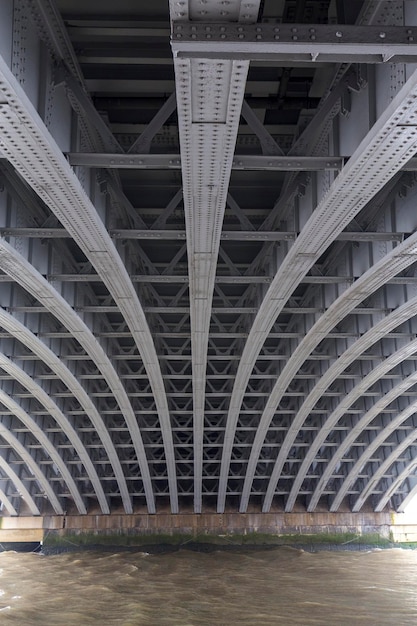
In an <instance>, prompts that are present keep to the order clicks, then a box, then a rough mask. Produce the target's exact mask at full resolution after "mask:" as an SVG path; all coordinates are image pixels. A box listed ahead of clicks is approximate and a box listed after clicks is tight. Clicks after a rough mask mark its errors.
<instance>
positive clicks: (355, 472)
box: [330, 402, 417, 511]
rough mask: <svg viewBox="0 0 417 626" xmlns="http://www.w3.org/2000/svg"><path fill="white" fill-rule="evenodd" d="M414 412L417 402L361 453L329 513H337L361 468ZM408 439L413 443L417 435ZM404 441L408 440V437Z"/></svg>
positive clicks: (416, 409) (416, 408)
mask: <svg viewBox="0 0 417 626" xmlns="http://www.w3.org/2000/svg"><path fill="white" fill-rule="evenodd" d="M416 412H417V402H413V403H412V404H410V406H408V407H407V408H406V409H405V410H404V411H401V413H400V414H399V415H397V417H396V418H395V419H393V420H392V422H390V423H389V424H388V425H387V426H386V427H385V428H384V429H383V430H382V431H381V432H380V433H379V435H377V436H376V437H375V438H374V440H373V441H372V442H371V443H370V444H369V445H368V446H367V447H366V450H364V451H363V453H362V454H361V455H360V457H359V458H358V460H357V461H356V463H355V464H354V465H353V467H352V468H351V470H350V472H349V473H348V474H347V476H346V478H345V479H344V480H343V482H342V484H341V486H340V489H339V491H338V492H337V494H336V496H335V497H334V499H333V502H332V505H331V508H330V510H331V511H337V509H338V508H339V506H340V505H341V503H342V501H343V498H344V497H345V496H346V494H347V492H348V490H349V489H350V487H351V486H352V485H353V483H354V482H355V480H356V479H357V478H358V476H359V474H360V472H361V470H362V468H363V467H364V466H365V465H366V463H368V461H369V459H370V458H371V457H372V455H373V454H374V453H375V452H376V450H378V448H379V447H380V446H382V445H383V443H384V441H385V440H386V439H387V437H389V436H390V435H391V434H392V433H393V432H394V431H395V430H396V429H397V428H398V427H399V426H401V424H403V423H404V422H405V421H406V420H407V419H408V418H409V417H411V415H413V414H414V413H416ZM409 437H411V440H412V441H414V439H417V434H416V433H415V432H413V433H411V435H409ZM406 439H408V437H407V438H406ZM404 441H405V440H404ZM401 443H403V442H401ZM372 478H373V477H372Z"/></svg>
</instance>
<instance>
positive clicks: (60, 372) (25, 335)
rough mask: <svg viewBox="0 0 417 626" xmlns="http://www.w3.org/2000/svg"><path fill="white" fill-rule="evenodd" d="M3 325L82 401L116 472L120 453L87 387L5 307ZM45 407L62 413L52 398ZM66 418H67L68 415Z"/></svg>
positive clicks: (106, 508)
mask: <svg viewBox="0 0 417 626" xmlns="http://www.w3.org/2000/svg"><path fill="white" fill-rule="evenodd" d="M0 326H2V327H3V328H4V330H6V331H7V332H8V333H10V334H11V335H12V336H13V337H15V338H16V339H18V341H20V342H21V343H22V344H23V345H25V346H26V347H27V348H28V349H29V350H30V351H31V352H33V354H36V356H37V357H38V358H39V359H40V360H41V361H43V362H44V363H45V364H46V365H47V366H48V367H49V369H50V370H51V371H52V372H54V373H55V374H56V375H57V376H58V378H59V379H60V380H61V381H62V382H63V383H64V385H65V386H66V387H67V388H68V389H69V390H70V391H71V393H72V394H73V396H74V398H76V399H77V401H78V402H79V403H80V406H81V407H82V408H83V410H84V411H85V413H86V415H87V416H88V418H89V419H90V421H91V423H92V424H93V426H94V427H95V429H96V431H97V433H98V435H99V437H100V438H101V440H102V442H103V446H104V449H105V451H106V453H107V456H108V458H109V461H110V463H111V464H112V467H113V470H114V471H115V467H114V464H113V463H114V462H115V464H116V467H117V463H118V456H117V453H116V450H115V448H114V445H113V442H112V441H111V439H110V437H109V435H108V433H107V430H106V427H105V424H104V422H103V420H102V418H101V416H100V414H99V412H98V411H97V409H96V408H95V406H94V404H93V403H92V402H91V400H90V398H89V397H88V395H87V393H86V391H85V390H84V388H83V387H82V386H81V384H80V383H79V382H78V380H77V379H76V378H75V376H74V375H73V374H72V372H71V371H70V370H69V369H68V368H67V366H66V365H64V363H63V362H62V361H61V360H60V359H59V358H58V357H57V356H56V355H55V354H54V353H53V352H52V350H50V349H49V348H48V347H47V346H46V345H45V344H44V343H43V342H42V341H41V340H40V339H39V338H38V337H36V335H34V334H33V333H32V332H31V331H30V330H28V329H27V328H26V326H24V325H23V324H21V323H20V322H19V321H18V320H17V319H15V318H14V317H13V316H12V315H10V313H7V312H6V311H4V310H3V309H0ZM40 401H41V400H40ZM42 403H43V402H42ZM46 408H47V409H48V411H49V413H50V414H51V415H52V416H53V417H54V418H55V419H56V420H57V421H58V420H59V419H60V414H59V413H57V412H56V410H55V408H54V406H53V404H52V403H51V401H50V400H49V404H48V406H47V407H46ZM64 419H66V418H65V416H64ZM80 452H82V449H80V450H79V452H78V453H79V454H80ZM86 455H87V456H84V455H83V457H81V456H80V459H81V460H82V461H83V462H84V464H85V466H86V468H87V471H88V474H89V476H90V480H91V482H92V484H93V485H94V488H95V490H96V493H97V497H98V499H99V502H100V506H101V509H102V511H103V513H110V509H109V505H108V502H107V500H106V497H105V495H104V491H103V488H102V486H101V483H100V480H99V478H98V476H97V473H96V470H95V468H94V466H93V463H92V461H91V459H90V457H89V456H88V453H87V452H86ZM88 468H90V469H88ZM115 475H116V473H115ZM96 476H97V478H96Z"/></svg>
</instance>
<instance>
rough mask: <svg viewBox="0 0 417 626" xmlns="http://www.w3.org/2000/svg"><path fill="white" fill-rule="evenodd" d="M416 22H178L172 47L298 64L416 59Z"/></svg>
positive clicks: (179, 54) (180, 54) (197, 54)
mask: <svg viewBox="0 0 417 626" xmlns="http://www.w3.org/2000/svg"><path fill="white" fill-rule="evenodd" d="M415 42H417V28H416V27H415V26H358V25H348V24H343V25H341V24H331V25H327V24H326V25H322V24H273V23H260V24H245V25H242V24H236V23H228V24H224V23H223V24H220V23H217V24H216V23H213V22H206V23H199V24H198V23H197V24H196V23H194V22H183V21H181V22H180V21H178V22H173V24H172V38H171V45H172V49H173V52H174V57H176V58H181V59H185V58H188V59H192V58H206V59H239V60H245V59H246V60H251V61H255V60H256V61H270V62H275V63H276V62H279V61H292V62H294V63H304V64H305V63H317V62H322V61H324V62H326V63H329V62H331V63H343V62H348V63H387V62H388V61H394V62H401V61H402V62H404V61H408V62H411V63H413V62H415V61H416V59H417V47H416V43H415Z"/></svg>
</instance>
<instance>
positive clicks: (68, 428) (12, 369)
mask: <svg viewBox="0 0 417 626" xmlns="http://www.w3.org/2000/svg"><path fill="white" fill-rule="evenodd" d="M0 324H1V322H0ZM0 368H1V369H2V370H3V371H5V372H7V373H8V374H9V375H10V376H12V377H13V379H14V380H17V381H18V382H19V383H20V384H21V385H22V386H23V387H25V388H26V389H27V390H28V391H30V393H31V394H32V395H33V397H34V398H36V399H37V400H38V402H39V403H40V404H41V405H42V406H44V408H45V409H46V410H47V411H48V413H49V415H51V417H53V418H54V419H55V421H56V423H57V424H58V425H59V426H60V427H61V429H62V431H63V432H64V433H65V435H66V436H67V437H68V440H69V441H70V442H71V445H72V446H73V447H74V450H75V451H76V453H77V455H78V458H79V459H80V462H81V463H82V464H83V465H84V467H85V470H86V472H87V475H88V477H89V479H90V481H91V484H92V485H93V488H94V490H95V492H96V495H97V500H98V502H99V504H100V507H101V510H102V512H103V513H109V506H108V503H107V500H106V496H105V494H104V491H103V487H102V485H101V482H100V479H99V477H98V475H97V471H96V468H95V467H94V465H93V463H92V461H91V459H90V457H89V455H88V453H87V450H86V449H85V446H84V444H83V442H82V441H81V439H80V437H79V435H78V433H77V431H76V430H75V428H74V427H73V426H72V425H71V424H70V422H69V421H68V419H67V418H66V417H65V415H64V414H63V413H62V411H61V410H60V409H59V407H58V405H57V404H56V403H55V402H54V401H53V400H52V398H50V397H49V396H48V394H47V393H46V392H45V391H44V390H43V389H42V387H41V386H40V385H38V384H37V383H35V381H34V380H33V379H32V378H31V377H30V376H28V374H26V372H24V371H23V370H22V369H21V368H20V367H19V366H18V365H16V364H15V363H13V362H12V361H11V360H10V359H8V358H7V357H6V356H5V355H4V354H1V353H0ZM0 393H1V392H0ZM51 458H52V457H51ZM64 468H65V465H64ZM61 473H62V471H61ZM62 475H63V476H64V475H65V474H62ZM77 491H78V489H77ZM76 503H77V502H76ZM77 507H78V511H79V512H80V513H87V511H86V508H85V505H84V503H83V501H82V498H81V496H80V495H79V496H78V504H77Z"/></svg>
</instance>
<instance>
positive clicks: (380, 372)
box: [288, 340, 417, 511]
mask: <svg viewBox="0 0 417 626" xmlns="http://www.w3.org/2000/svg"><path fill="white" fill-rule="evenodd" d="M415 352H417V340H415V341H412V342H411V343H409V344H408V345H407V347H406V348H401V350H398V351H397V352H395V353H394V354H392V355H391V356H390V357H389V358H387V359H385V361H383V363H381V364H380V365H379V366H378V367H376V368H375V369H374V370H373V371H372V372H371V373H370V374H368V375H367V376H365V377H364V378H363V380H362V381H361V383H359V384H358V385H356V387H354V388H353V389H352V391H351V392H350V393H348V395H347V396H346V398H345V399H344V400H343V401H342V402H341V403H340V404H339V406H338V407H337V409H336V410H335V411H334V412H333V413H332V414H331V415H330V416H329V417H328V419H327V420H326V421H325V423H324V424H323V426H322V428H321V429H320V431H319V432H318V433H317V436H316V438H315V440H314V441H313V443H312V445H311V447H310V449H311V453H310V449H309V451H308V453H307V454H306V457H305V459H304V461H303V463H302V464H301V467H300V470H299V472H298V474H297V477H296V479H295V481H294V485H293V488H292V489H291V493H290V495H289V498H288V509H289V510H290V509H292V507H293V506H294V502H295V499H296V497H297V495H298V491H299V488H300V486H301V484H302V482H303V480H304V478H305V475H306V473H307V471H308V468H309V467H310V465H311V463H312V462H313V460H314V457H315V456H316V454H317V452H318V450H319V449H320V447H321V446H322V444H323V443H324V441H325V440H326V438H327V436H328V434H329V432H330V431H331V429H332V427H333V426H334V425H335V424H336V423H337V422H338V421H339V419H340V418H341V417H342V416H343V414H344V412H345V411H346V409H348V408H349V407H350V406H352V404H353V403H354V402H356V400H358V399H359V398H360V397H361V395H362V393H363V392H364V391H366V389H369V387H371V386H372V385H374V384H375V383H376V382H378V380H379V379H380V378H381V376H384V375H385V374H386V373H387V372H389V371H390V370H391V369H392V368H393V367H395V366H396V365H398V364H400V363H401V362H402V361H404V360H405V359H406V358H407V356H411V355H412V354H415ZM416 382H417V376H416V375H415V374H413V375H412V376H409V377H407V378H405V379H404V380H403V381H401V383H399V384H398V385H396V387H394V388H393V389H391V391H389V393H387V394H385V396H383V397H382V398H381V399H380V400H378V402H375V404H374V405H373V407H372V408H371V409H370V410H369V411H367V412H366V413H365V415H363V416H362V417H361V419H360V420H359V421H358V423H357V424H355V426H354V428H353V429H352V430H351V431H350V432H349V433H348V434H347V435H346V437H345V439H344V440H343V441H342V443H341V444H340V446H339V447H338V449H337V451H336V453H335V454H334V455H333V458H332V459H330V460H329V463H328V464H327V467H326V469H325V470H324V472H323V475H322V476H321V477H320V480H319V481H318V484H317V486H316V489H315V491H314V493H313V496H312V498H311V501H310V503H309V506H308V510H309V511H314V509H315V507H316V506H317V502H318V500H319V498H320V496H321V493H322V491H323V489H324V488H325V486H326V484H327V482H328V481H329V479H330V477H331V475H332V473H333V470H334V468H335V467H336V465H337V463H338V462H339V461H340V460H341V459H342V458H343V456H344V454H345V453H346V452H347V451H348V449H349V448H350V446H351V444H352V443H353V442H354V441H355V439H356V438H357V436H358V435H359V434H360V432H361V431H362V430H363V428H365V427H366V426H367V425H368V424H369V423H370V422H372V420H373V419H375V417H377V415H379V413H380V412H381V411H382V410H383V409H384V408H385V407H386V406H388V404H390V403H391V402H393V401H394V400H395V399H396V398H398V396H400V395H401V394H402V393H403V392H404V391H406V390H407V389H409V388H410V387H412V386H413V385H415V384H416Z"/></svg>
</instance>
